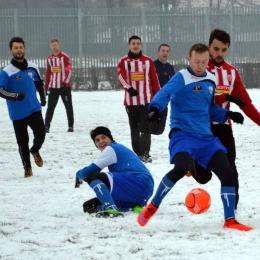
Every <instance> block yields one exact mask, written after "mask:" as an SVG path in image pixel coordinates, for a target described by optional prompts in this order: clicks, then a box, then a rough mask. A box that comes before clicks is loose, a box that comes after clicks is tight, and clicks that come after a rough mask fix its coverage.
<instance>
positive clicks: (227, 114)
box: [138, 43, 252, 231]
mask: <svg viewBox="0 0 260 260" xmlns="http://www.w3.org/2000/svg"><path fill="white" fill-rule="evenodd" d="M188 61H189V64H190V65H189V66H188V68H187V69H183V70H181V71H179V72H178V73H176V74H175V76H174V77H173V78H172V79H171V80H170V81H169V82H168V83H167V84H166V85H165V86H164V87H163V88H162V89H161V90H160V91H159V92H158V93H157V94H156V95H155V97H154V98H153V100H152V102H151V103H150V106H149V111H150V113H149V115H148V117H149V119H150V120H151V121H157V122H159V121H160V118H161V115H160V112H162V111H163V109H164V108H165V107H166V106H167V105H168V103H169V102H170V103H171V114H170V127H171V131H170V134H169V138H170V143H169V150H170V163H172V164H174V168H173V169H172V170H171V171H169V172H168V173H167V174H166V175H165V176H164V177H163V179H162V181H161V183H160V184H159V187H158V189H157V191H156V193H155V195H154V197H153V198H152V201H151V203H150V204H149V205H148V206H146V207H145V208H144V210H143V211H142V212H141V213H140V214H139V216H138V223H139V225H141V226H144V225H146V224H147V223H148V221H149V220H150V218H151V217H152V216H153V215H154V214H155V212H156V211H157V210H158V207H159V206H160V204H161V202H162V200H163V198H164V197H165V196H166V195H167V194H168V192H169V191H170V190H171V189H172V188H173V186H174V185H175V184H176V183H177V182H178V181H179V180H180V179H181V178H183V177H184V176H185V174H186V173H187V171H188V169H189V165H190V162H191V160H192V158H194V159H195V160H196V161H197V162H198V163H199V164H200V165H202V166H203V167H205V168H207V169H209V170H211V171H213V172H214V173H215V174H216V176H217V177H218V178H219V180H220V183H221V190H220V193H221V199H222V203H223V208H224V219H225V222H224V227H225V228H233V229H237V230H241V231H248V230H252V228H251V227H248V226H245V225H243V224H240V223H238V222H237V221H236V219H235V201H236V194H235V185H234V172H233V170H232V168H231V166H230V165H229V163H228V159H227V156H226V154H225V153H226V148H225V147H224V146H223V145H222V144H221V142H220V141H219V139H218V138H215V137H214V136H213V134H212V132H211V129H210V120H214V121H216V122H220V123H223V122H225V121H226V120H227V118H230V119H232V120H233V121H234V122H236V123H240V124H242V123H243V120H244V118H243V116H242V114H240V113H238V112H232V111H228V110H226V109H222V108H220V107H219V106H218V105H217V104H215V102H214V93H215V88H216V84H215V76H214V75H213V74H211V73H209V72H208V71H206V68H207V64H208V61H209V49H208V47H207V46H206V45H204V44H201V43H197V44H194V45H192V47H191V48H190V51H189V56H188Z"/></svg>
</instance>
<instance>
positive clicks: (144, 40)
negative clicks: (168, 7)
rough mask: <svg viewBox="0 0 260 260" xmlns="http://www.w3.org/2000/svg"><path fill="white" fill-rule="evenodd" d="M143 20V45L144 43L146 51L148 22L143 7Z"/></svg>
mask: <svg viewBox="0 0 260 260" xmlns="http://www.w3.org/2000/svg"><path fill="white" fill-rule="evenodd" d="M141 20H142V29H143V35H142V37H141V39H142V42H143V43H142V45H143V51H144V52H146V51H147V49H146V43H147V31H146V29H147V22H146V14H145V9H144V8H142V12H141Z"/></svg>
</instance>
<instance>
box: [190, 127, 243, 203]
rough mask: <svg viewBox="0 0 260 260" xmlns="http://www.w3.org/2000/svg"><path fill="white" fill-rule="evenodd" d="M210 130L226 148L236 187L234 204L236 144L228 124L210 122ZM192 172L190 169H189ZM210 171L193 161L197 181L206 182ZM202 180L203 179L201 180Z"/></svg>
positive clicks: (209, 176) (236, 174)
mask: <svg viewBox="0 0 260 260" xmlns="http://www.w3.org/2000/svg"><path fill="white" fill-rule="evenodd" d="M211 131H212V133H213V135H214V136H216V137H218V138H219V140H220V141H221V143H222V144H223V145H224V146H225V147H226V149H227V152H228V153H227V158H228V162H229V164H230V166H231V168H232V169H233V172H234V182H235V189H236V206H235V208H237V203H238V200H239V192H238V190H239V180H238V172H237V167H236V163H235V161H236V145H235V139H234V136H233V131H232V128H231V127H230V126H229V125H225V124H215V125H214V124H212V125H211ZM191 173H192V171H191ZM211 175H212V174H211V172H210V171H209V170H206V169H204V168H203V167H201V166H200V165H198V164H197V163H196V162H195V176H193V174H192V176H193V177H194V178H195V179H196V180H197V181H198V182H199V183H203V184H204V183H206V182H207V181H209V180H210V179H211ZM202 180H203V181H202Z"/></svg>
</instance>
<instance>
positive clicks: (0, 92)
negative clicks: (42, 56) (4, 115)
mask: <svg viewBox="0 0 260 260" xmlns="http://www.w3.org/2000/svg"><path fill="white" fill-rule="evenodd" d="M9 47H10V53H11V54H12V55H13V59H12V60H11V63H10V64H9V65H7V66H6V67H5V68H4V69H3V71H2V72H1V74H0V96H1V97H2V98H4V99H6V103H7V107H8V112H9V116H10V119H11V120H12V121H13V127H14V132H15V136H16V140H17V144H18V148H19V153H20V156H21V159H22V163H23V166H24V177H25V178H27V177H31V176H32V175H33V172H32V167H31V162H30V153H31V154H32V155H33V157H34V160H35V163H36V165H37V166H39V167H41V166H42V165H43V160H42V158H41V156H40V153H39V150H40V149H41V147H42V144H43V142H44V139H45V131H44V122H43V117H42V113H41V110H42V108H41V106H45V104H46V97H45V90H44V88H43V82H42V79H41V76H40V74H39V69H38V67H37V65H36V64H34V63H32V62H29V61H27V60H26V59H25V58H24V54H25V44H24V40H23V39H22V38H20V37H13V38H12V39H11V41H10V43H9ZM36 90H37V91H38V92H39V95H40V100H41V102H39V101H38V99H37V95H36ZM28 126H29V127H30V128H31V129H32V131H33V135H34V139H33V146H32V147H31V149H29V135H28V130H27V127H28Z"/></svg>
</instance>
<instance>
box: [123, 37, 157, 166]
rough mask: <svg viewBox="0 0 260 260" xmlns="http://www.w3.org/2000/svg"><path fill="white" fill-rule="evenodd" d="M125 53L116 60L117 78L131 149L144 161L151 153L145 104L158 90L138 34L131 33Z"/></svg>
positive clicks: (152, 68) (153, 70)
mask: <svg viewBox="0 0 260 260" xmlns="http://www.w3.org/2000/svg"><path fill="white" fill-rule="evenodd" d="M128 43H129V44H128V48H129V52H128V55H126V56H124V57H122V58H121V59H120V60H119V63H118V79H119V83H120V85H121V87H122V88H123V89H124V90H125V98H124V105H125V108H126V112H127V115H128V119H129V125H130V131H131V141H132V147H133V150H134V152H135V153H136V154H137V155H138V156H139V157H140V159H141V160H142V161H143V162H145V163H147V162H152V158H151V156H150V154H149V153H150V147H151V131H150V128H149V126H150V122H149V120H148V118H147V113H148V106H149V103H150V102H151V100H152V99H153V97H154V95H155V94H156V93H157V92H158V91H159V90H160V85H159V81H158V78H157V75H156V71H155V67H154V63H153V60H152V59H151V58H149V57H148V56H146V55H144V54H143V53H142V51H141V48H142V42H141V39H140V37H138V36H132V37H130V38H129V41H128Z"/></svg>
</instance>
